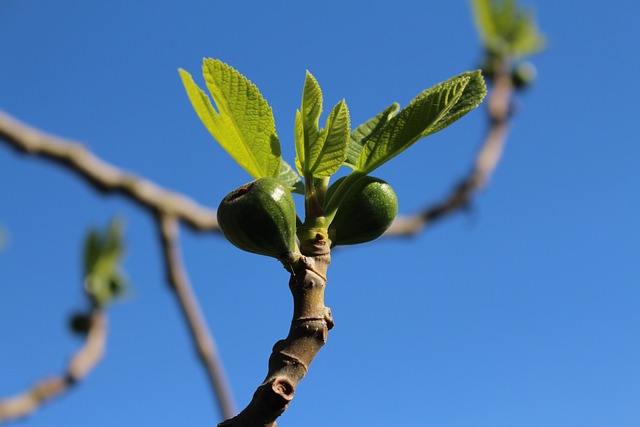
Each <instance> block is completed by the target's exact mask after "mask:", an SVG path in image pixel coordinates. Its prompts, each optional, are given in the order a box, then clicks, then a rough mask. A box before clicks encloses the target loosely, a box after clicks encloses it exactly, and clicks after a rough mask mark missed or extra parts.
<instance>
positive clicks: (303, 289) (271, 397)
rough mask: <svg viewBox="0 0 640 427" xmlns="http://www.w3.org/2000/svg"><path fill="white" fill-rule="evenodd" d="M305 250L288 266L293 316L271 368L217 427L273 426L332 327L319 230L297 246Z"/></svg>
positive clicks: (325, 250) (325, 249)
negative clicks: (235, 412)
mask: <svg viewBox="0 0 640 427" xmlns="http://www.w3.org/2000/svg"><path fill="white" fill-rule="evenodd" d="M300 249H301V252H302V253H303V254H305V255H306V256H305V255H303V256H302V257H301V258H300V259H298V260H297V261H296V262H294V263H293V265H292V266H291V267H290V271H291V279H290V280H289V289H290V290H291V294H292V295H293V319H292V321H291V327H290V329H289V335H288V336H287V338H285V339H284V340H281V341H278V342H277V343H276V344H275V345H274V346H273V352H272V353H271V357H270V358H269V373H268V374H267V377H266V378H265V380H264V381H263V383H262V384H261V385H260V386H259V387H258V388H257V390H256V392H255V393H254V395H253V398H252V400H251V402H250V403H249V405H248V406H247V407H246V408H245V409H244V410H243V411H242V412H241V413H240V414H238V415H237V416H236V417H234V418H232V419H229V420H227V421H225V422H223V423H220V424H219V427H275V426H276V419H277V418H278V417H279V416H280V415H282V413H284V411H285V410H286V409H287V407H288V406H289V402H291V400H292V399H293V396H294V394H295V390H296V388H297V386H298V383H299V382H300V381H301V380H302V378H304V376H305V375H306V373H307V371H308V369H309V365H310V364H311V362H312V361H313V359H314V358H315V356H316V355H317V354H318V352H319V351H320V349H321V348H322V346H323V345H324V344H325V343H326V341H327V335H328V333H329V330H330V329H331V328H332V327H333V318H332V316H331V310H330V309H329V308H328V307H325V305H324V290H325V287H326V282H327V279H326V274H327V267H328V266H329V262H330V255H329V244H328V242H327V241H326V240H324V239H323V238H322V236H320V235H318V236H317V238H316V240H315V241H313V242H306V244H305V243H303V244H302V246H301V248H300Z"/></svg>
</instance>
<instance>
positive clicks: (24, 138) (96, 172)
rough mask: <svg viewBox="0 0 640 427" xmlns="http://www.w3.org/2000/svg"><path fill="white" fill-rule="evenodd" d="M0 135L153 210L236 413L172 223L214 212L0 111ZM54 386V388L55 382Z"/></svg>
mask: <svg viewBox="0 0 640 427" xmlns="http://www.w3.org/2000/svg"><path fill="white" fill-rule="evenodd" d="M0 140H4V141H6V142H7V143H8V144H9V146H10V147H12V148H14V149H15V150H17V151H19V152H22V153H26V154H29V155H37V156H41V157H43V158H45V159H47V160H50V161H53V162H56V163H58V164H60V165H62V166H64V167H66V168H67V169H69V170H71V171H72V172H75V173H76V174H78V175H79V176H80V177H81V178H83V179H85V180H86V181H88V182H89V183H90V184H91V185H92V186H93V187H94V188H96V189H97V190H99V191H112V192H118V193H120V194H122V195H124V196H126V197H128V198H129V199H130V200H132V201H134V202H136V203H138V205H140V206H141V207H143V208H145V209H147V210H149V211H151V212H153V213H155V214H157V215H158V218H157V220H158V226H159V227H160V229H161V233H160V235H161V239H162V242H163V246H164V250H165V251H164V252H165V256H166V268H167V272H168V273H167V274H168V280H169V283H170V284H171V286H172V288H173V289H174V290H175V292H176V296H177V297H178V300H179V303H180V307H181V309H182V312H183V314H184V316H185V319H186V320H187V324H188V326H189V327H190V328H191V329H190V332H191V335H192V338H193V339H194V342H195V345H196V348H197V351H198V355H199V357H200V359H201V361H202V363H203V364H204V366H205V369H206V371H207V374H208V377H209V380H210V383H211V385H212V387H213V389H214V391H215V394H216V397H217V399H218V404H219V407H220V410H221V412H222V413H223V416H224V417H225V418H229V417H231V416H233V415H235V408H234V405H233V401H232V398H231V391H230V388H229V386H228V383H227V380H226V377H225V375H224V370H223V368H222V362H221V361H220V360H219V357H218V353H217V351H216V347H215V344H214V341H213V338H212V337H211V336H210V332H209V330H208V328H207V326H206V322H205V321H204V318H203V316H202V313H201V311H200V307H199V306H198V303H197V300H196V298H195V296H194V295H193V291H192V290H191V285H190V283H189V280H188V278H187V275H186V272H185V271H184V267H183V266H182V260H181V255H180V250H179V246H178V243H177V223H178V221H179V220H182V221H184V222H185V223H186V224H188V225H190V226H191V227H193V228H195V229H197V230H200V231H212V232H213V231H219V228H218V220H217V217H216V212H215V211H214V210H212V209H209V208H207V207H204V206H201V205H199V204H197V203H196V202H195V201H193V200H192V199H190V198H188V197H186V196H184V195H182V194H180V193H176V192H173V191H170V190H166V189H164V188H162V187H160V186H158V185H157V184H155V183H153V182H151V181H149V180H146V179H143V178H140V177H138V176H136V175H134V174H132V173H130V172H126V171H122V170H120V169H118V168H117V167H115V166H113V165H111V164H109V163H107V162H105V161H103V160H101V159H99V158H97V157H96V156H95V155H93V154H92V153H91V152H90V151H89V150H88V149H87V148H85V147H84V146H83V145H81V144H79V143H77V142H73V141H69V140H66V139H63V138H59V137H56V136H53V135H48V134H46V133H44V132H42V131H39V130H37V129H35V128H33V127H30V126H27V125H25V124H23V123H20V122H19V121H18V120H16V119H14V118H12V117H11V116H9V115H8V114H6V113H3V112H2V111H0ZM55 389H56V390H57V388H55ZM36 403H37V402H36Z"/></svg>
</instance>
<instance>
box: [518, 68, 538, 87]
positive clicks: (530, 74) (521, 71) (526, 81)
mask: <svg viewBox="0 0 640 427" xmlns="http://www.w3.org/2000/svg"><path fill="white" fill-rule="evenodd" d="M537 74H538V72H537V70H536V67H535V66H534V65H533V64H532V63H530V62H523V63H521V64H518V65H516V67H515V68H514V69H513V71H512V72H511V81H512V82H513V86H514V87H515V88H516V89H520V90H523V89H527V88H528V87H530V86H531V85H532V84H533V82H534V81H535V80H536V76H537Z"/></svg>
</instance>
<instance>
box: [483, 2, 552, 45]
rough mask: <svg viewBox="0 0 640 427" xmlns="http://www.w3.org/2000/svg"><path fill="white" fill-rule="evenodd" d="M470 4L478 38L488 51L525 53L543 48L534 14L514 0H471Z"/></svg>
mask: <svg viewBox="0 0 640 427" xmlns="http://www.w3.org/2000/svg"><path fill="white" fill-rule="evenodd" d="M472 7H473V14H474V19H475V23H476V27H477V29H478V33H479V34H480V38H481V40H482V42H483V44H484V45H485V48H486V49H487V50H489V51H490V52H492V53H494V54H498V55H514V56H528V55H532V54H534V53H536V52H538V51H540V50H542V49H543V48H544V44H545V42H544V36H543V35H542V34H541V33H540V31H539V30H538V28H537V26H536V22H535V17H534V15H533V14H532V13H530V12H527V11H525V10H523V9H522V8H520V7H518V5H517V4H516V2H515V0H472Z"/></svg>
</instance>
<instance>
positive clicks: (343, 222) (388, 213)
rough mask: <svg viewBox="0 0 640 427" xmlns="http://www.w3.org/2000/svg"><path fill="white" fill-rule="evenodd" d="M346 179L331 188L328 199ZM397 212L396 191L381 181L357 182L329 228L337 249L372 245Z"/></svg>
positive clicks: (341, 179)
mask: <svg viewBox="0 0 640 427" xmlns="http://www.w3.org/2000/svg"><path fill="white" fill-rule="evenodd" d="M343 180H344V178H340V179H339V180H337V181H336V182H335V183H334V184H333V185H332V186H331V187H329V189H328V190H327V196H326V199H327V200H329V198H330V197H331V196H332V194H333V192H334V191H335V190H336V189H337V188H338V186H339V185H340V184H341V183H342V181H343ZM397 213H398V198H397V197H396V193H395V192H394V191H393V188H391V186H390V185H389V184H387V183H386V182H385V181H383V180H381V179H378V178H374V177H371V176H365V177H363V178H361V179H360V180H358V181H356V183H355V184H354V185H353V187H352V188H351V190H349V192H348V193H347V194H346V196H345V199H344V200H343V201H342V203H341V204H340V206H339V207H338V211H337V212H336V215H335V217H334V218H333V220H332V221H331V224H330V225H329V239H330V240H331V243H332V245H333V246H335V245H355V244H357V243H364V242H369V241H371V240H374V239H376V238H378V237H380V236H381V235H382V233H384V232H385V231H386V230H387V228H389V226H390V225H391V223H392V222H393V220H394V218H395V217H396V215H397Z"/></svg>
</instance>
